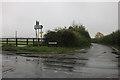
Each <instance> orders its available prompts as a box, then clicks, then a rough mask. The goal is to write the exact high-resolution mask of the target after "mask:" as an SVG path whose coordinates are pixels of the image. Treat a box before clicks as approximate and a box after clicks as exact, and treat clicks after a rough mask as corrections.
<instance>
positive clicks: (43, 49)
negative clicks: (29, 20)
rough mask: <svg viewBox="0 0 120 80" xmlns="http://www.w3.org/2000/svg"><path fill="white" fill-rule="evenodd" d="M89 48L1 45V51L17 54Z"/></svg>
mask: <svg viewBox="0 0 120 80" xmlns="http://www.w3.org/2000/svg"><path fill="white" fill-rule="evenodd" d="M83 48H89V46H84V47H48V46H42V47H16V46H12V45H3V46H2V50H3V51H17V52H68V51H75V50H78V49H83Z"/></svg>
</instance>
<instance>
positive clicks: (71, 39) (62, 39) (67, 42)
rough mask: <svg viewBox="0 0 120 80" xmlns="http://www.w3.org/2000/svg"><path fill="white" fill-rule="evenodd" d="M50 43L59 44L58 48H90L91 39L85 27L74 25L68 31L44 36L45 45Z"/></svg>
mask: <svg viewBox="0 0 120 80" xmlns="http://www.w3.org/2000/svg"><path fill="white" fill-rule="evenodd" d="M49 42H57V43H58V44H57V46H61V47H83V46H90V43H91V38H90V36H89V33H88V31H87V30H85V27H84V26H82V25H73V26H70V27H69V28H68V29H66V28H64V29H56V30H55V31H48V32H47V34H45V36H44V43H43V44H44V45H46V46H48V45H49V44H48V43H49Z"/></svg>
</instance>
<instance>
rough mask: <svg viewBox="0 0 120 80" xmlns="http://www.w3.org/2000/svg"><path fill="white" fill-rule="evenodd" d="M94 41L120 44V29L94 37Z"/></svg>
mask: <svg viewBox="0 0 120 80" xmlns="http://www.w3.org/2000/svg"><path fill="white" fill-rule="evenodd" d="M92 42H96V43H103V44H110V45H117V46H120V30H117V31H115V32H112V33H111V34H109V35H106V36H104V37H101V38H94V39H92Z"/></svg>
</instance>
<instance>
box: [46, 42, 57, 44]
mask: <svg viewBox="0 0 120 80" xmlns="http://www.w3.org/2000/svg"><path fill="white" fill-rule="evenodd" d="M48 44H57V42H48Z"/></svg>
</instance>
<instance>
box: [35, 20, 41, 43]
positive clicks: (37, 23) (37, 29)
mask: <svg viewBox="0 0 120 80" xmlns="http://www.w3.org/2000/svg"><path fill="white" fill-rule="evenodd" d="M42 28H43V26H42V25H39V21H36V25H34V29H35V32H36V38H37V39H38V45H39V33H40V34H41V42H42V33H43V32H42ZM40 29H41V32H39V30H40Z"/></svg>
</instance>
